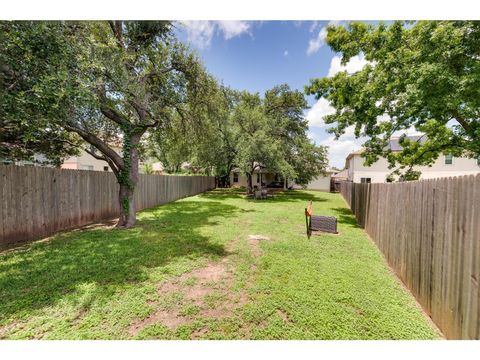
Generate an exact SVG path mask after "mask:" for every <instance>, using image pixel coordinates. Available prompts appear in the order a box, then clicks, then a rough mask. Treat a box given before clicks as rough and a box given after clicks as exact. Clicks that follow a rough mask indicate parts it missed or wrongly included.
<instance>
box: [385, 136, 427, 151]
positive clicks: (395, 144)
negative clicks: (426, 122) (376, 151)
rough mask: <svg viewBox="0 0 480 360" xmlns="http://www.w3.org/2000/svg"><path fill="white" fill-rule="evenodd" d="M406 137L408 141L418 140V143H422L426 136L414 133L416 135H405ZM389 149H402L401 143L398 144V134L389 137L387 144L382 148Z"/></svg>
mask: <svg viewBox="0 0 480 360" xmlns="http://www.w3.org/2000/svg"><path fill="white" fill-rule="evenodd" d="M406 138H407V139H409V140H410V141H418V142H420V143H424V142H425V141H427V137H426V136H425V135H416V136H413V135H412V136H406ZM388 149H390V150H391V151H402V145H400V136H396V137H392V138H390V141H389V142H388V145H387V146H385V148H384V150H388Z"/></svg>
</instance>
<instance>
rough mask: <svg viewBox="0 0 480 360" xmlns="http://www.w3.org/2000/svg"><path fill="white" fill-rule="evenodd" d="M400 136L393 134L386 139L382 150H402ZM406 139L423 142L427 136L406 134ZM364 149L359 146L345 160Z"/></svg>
mask: <svg viewBox="0 0 480 360" xmlns="http://www.w3.org/2000/svg"><path fill="white" fill-rule="evenodd" d="M400 138H401V137H400V136H395V137H392V138H390V140H389V141H388V144H387V145H386V146H385V147H384V148H383V149H384V150H389V149H390V150H391V151H402V145H400ZM406 138H407V139H409V140H411V141H418V142H420V143H424V142H425V141H427V138H426V136H425V135H412V136H406ZM364 151H365V148H361V149H359V150H356V151H353V152H351V153H350V154H348V155H347V158H346V161H347V162H348V160H349V159H350V158H351V157H353V156H354V155H360V154H362V153H363V152H364Z"/></svg>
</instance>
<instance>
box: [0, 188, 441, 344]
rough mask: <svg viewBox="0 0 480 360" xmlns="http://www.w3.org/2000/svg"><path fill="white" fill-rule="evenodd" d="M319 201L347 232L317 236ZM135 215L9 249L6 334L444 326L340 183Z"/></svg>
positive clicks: (294, 334)
mask: <svg viewBox="0 0 480 360" xmlns="http://www.w3.org/2000/svg"><path fill="white" fill-rule="evenodd" d="M310 199H313V201H314V213H316V214H325V215H334V216H337V218H338V220H339V232H340V234H339V235H326V234H322V235H319V236H312V237H311V238H310V239H307V238H306V235H305V218H304V214H303V209H304V207H305V205H306V203H307V201H308V200H310ZM138 218H139V222H138V226H137V227H135V228H133V229H130V230H115V229H113V230H112V229H107V228H102V227H100V228H94V229H89V230H83V231H73V232H69V233H64V234H60V235H57V236H56V237H54V238H53V239H51V240H50V241H46V242H37V243H33V244H30V245H27V246H25V247H23V248H20V249H17V250H13V251H9V252H7V253H5V254H4V255H0V338H3V339H34V338H41V339H129V338H131V339H190V338H196V339H435V338H438V337H439V334H438V333H437V332H436V330H434V328H432V326H431V325H430V322H429V321H428V319H427V318H426V317H425V315H424V314H423V313H422V312H421V311H420V310H419V309H418V307H417V306H416V305H415V302H414V300H413V298H412V297H411V296H410V295H409V294H408V293H407V292H406V291H405V290H404V289H403V288H402V287H401V285H400V283H399V282H398V280H397V279H396V278H395V277H394V276H393V275H392V274H391V273H390V271H389V270H388V268H387V266H386V265H385V262H384V260H383V258H382V257H381V254H380V252H379V251H378V250H377V249H376V247H375V246H374V245H373V244H372V242H371V241H370V240H369V239H368V238H367V236H366V235H365V233H364V231H363V230H362V229H360V228H358V227H357V225H356V222H355V219H354V217H353V216H352V215H351V213H350V211H349V210H348V209H347V208H346V205H345V203H344V201H343V200H342V198H341V197H340V195H338V194H328V193H319V192H301V191H295V192H290V193H288V194H285V195H277V196H276V197H275V198H274V199H270V200H265V201H255V200H248V199H246V198H244V196H243V195H241V194H240V193H239V192H238V191H228V190H226V191H225V190H216V191H211V192H208V193H206V194H203V195H199V196H195V197H191V198H187V199H183V200H180V201H177V202H175V203H171V204H167V205H164V206H161V207H158V208H156V209H151V210H146V211H143V212H141V213H140V214H139V215H138ZM249 235H260V236H263V237H266V238H268V239H263V240H255V239H249Z"/></svg>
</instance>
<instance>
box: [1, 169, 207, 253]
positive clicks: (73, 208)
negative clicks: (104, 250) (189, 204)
mask: <svg viewBox="0 0 480 360" xmlns="http://www.w3.org/2000/svg"><path fill="white" fill-rule="evenodd" d="M213 188H215V178H214V177H212V176H169V175H140V178H139V182H138V184H137V188H136V191H135V203H136V207H137V210H142V209H146V208H149V207H154V206H157V205H160V204H165V203H168V202H171V201H175V200H177V199H180V198H184V197H187V196H192V195H195V194H198V193H201V192H204V191H206V190H210V189H213ZM0 200H1V203H0V245H8V244H13V243H21V242H25V241H28V240H35V239H41V238H43V237H46V236H49V235H52V234H54V233H56V232H58V231H61V230H66V229H73V228H77V227H81V226H83V225H86V224H89V223H92V222H95V221H99V220H106V219H111V218H115V217H117V216H118V215H119V204H118V184H117V180H116V178H115V175H114V174H113V173H108V172H100V171H85V170H60V169H52V168H46V167H38V166H14V165H0Z"/></svg>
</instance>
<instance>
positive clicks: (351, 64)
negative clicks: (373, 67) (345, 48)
mask: <svg viewBox="0 0 480 360" xmlns="http://www.w3.org/2000/svg"><path fill="white" fill-rule="evenodd" d="M341 62H342V58H341V57H340V56H334V57H333V58H332V61H331V62H330V69H329V70H328V75H327V76H328V77H331V76H334V75H335V74H337V73H339V72H341V71H346V72H347V73H349V74H353V73H355V72H357V71H359V70H362V68H363V67H364V66H365V65H367V64H368V63H369V61H367V60H365V56H364V55H363V54H360V55H355V56H353V57H352V58H351V59H350V60H349V61H348V63H347V64H345V65H342V63H341Z"/></svg>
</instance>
